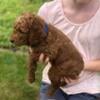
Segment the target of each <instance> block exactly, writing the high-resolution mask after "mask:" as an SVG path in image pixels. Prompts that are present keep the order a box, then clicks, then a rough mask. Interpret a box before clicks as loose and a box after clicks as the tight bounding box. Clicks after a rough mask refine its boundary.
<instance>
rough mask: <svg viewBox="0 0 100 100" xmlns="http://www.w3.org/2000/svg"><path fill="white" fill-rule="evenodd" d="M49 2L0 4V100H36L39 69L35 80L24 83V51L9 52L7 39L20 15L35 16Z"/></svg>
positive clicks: (7, 0) (31, 0)
mask: <svg viewBox="0 0 100 100" xmlns="http://www.w3.org/2000/svg"><path fill="white" fill-rule="evenodd" d="M46 1H48V0H0V100H37V97H38V91H39V87H40V84H41V83H40V81H41V72H42V71H41V70H42V67H41V65H38V68H39V69H38V71H37V80H36V82H35V83H34V84H32V85H30V84H29V83H28V82H27V59H28V53H27V48H24V47H23V48H24V49H23V48H22V49H18V50H17V51H16V52H15V50H12V49H11V48H10V45H11V43H10V41H9V38H10V35H11V33H12V26H13V22H14V20H15V18H16V17H17V16H18V15H20V14H21V13H22V12H26V11H31V12H35V13H37V11H38V9H39V7H40V6H41V5H42V4H43V3H44V2H46Z"/></svg>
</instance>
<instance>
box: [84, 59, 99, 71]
mask: <svg viewBox="0 0 100 100" xmlns="http://www.w3.org/2000/svg"><path fill="white" fill-rule="evenodd" d="M84 70H88V71H98V72H99V71H100V59H99V60H92V61H88V62H85V66H84Z"/></svg>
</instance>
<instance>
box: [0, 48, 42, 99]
mask: <svg viewBox="0 0 100 100" xmlns="http://www.w3.org/2000/svg"><path fill="white" fill-rule="evenodd" d="M27 59H28V58H27V54H26V53H21V52H16V53H15V52H12V51H8V50H0V100H37V99H36V98H37V96H38V91H39V87H40V81H41V77H40V76H41V70H42V69H41V68H40V66H41V65H40V64H39V65H38V71H37V73H36V74H37V75H36V76H37V77H36V82H35V83H34V84H32V85H30V84H29V83H28V82H27V79H26V77H27V74H26V73H27V66H26V65H27Z"/></svg>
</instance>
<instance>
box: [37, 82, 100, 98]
mask: <svg viewBox="0 0 100 100" xmlns="http://www.w3.org/2000/svg"><path fill="white" fill-rule="evenodd" d="M48 88H49V84H46V83H42V84H41V89H40V99H39V100H100V93H99V94H88V93H79V94H74V95H67V94H65V93H64V92H63V91H62V90H61V89H58V90H57V91H56V93H55V94H54V95H53V96H52V97H48V96H47V95H46V93H47V91H48Z"/></svg>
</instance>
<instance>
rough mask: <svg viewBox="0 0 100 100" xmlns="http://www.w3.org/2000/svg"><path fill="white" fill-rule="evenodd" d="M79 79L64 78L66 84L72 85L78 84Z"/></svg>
mask: <svg viewBox="0 0 100 100" xmlns="http://www.w3.org/2000/svg"><path fill="white" fill-rule="evenodd" d="M78 79H79V78H77V79H75V80H74V79H70V78H65V77H64V80H65V82H66V83H67V84H70V83H77V82H78Z"/></svg>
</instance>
